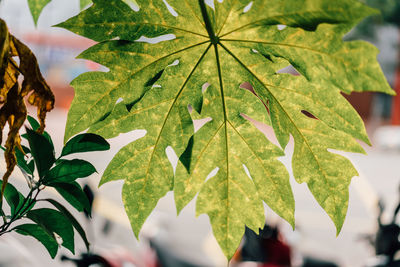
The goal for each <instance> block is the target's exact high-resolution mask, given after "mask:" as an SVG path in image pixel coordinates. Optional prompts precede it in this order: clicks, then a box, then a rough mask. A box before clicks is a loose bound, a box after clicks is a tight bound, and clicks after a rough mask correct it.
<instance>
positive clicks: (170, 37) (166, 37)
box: [135, 33, 176, 44]
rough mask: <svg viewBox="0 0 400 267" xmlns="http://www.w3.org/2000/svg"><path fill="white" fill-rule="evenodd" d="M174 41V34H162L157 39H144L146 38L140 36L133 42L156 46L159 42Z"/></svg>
mask: <svg viewBox="0 0 400 267" xmlns="http://www.w3.org/2000/svg"><path fill="white" fill-rule="evenodd" d="M174 39H176V36H175V34H171V33H170V34H164V35H160V36H157V37H152V38H149V37H146V36H143V35H142V36H141V37H140V38H139V39H137V40H136V41H135V42H142V43H149V44H157V43H160V42H164V41H171V40H174Z"/></svg>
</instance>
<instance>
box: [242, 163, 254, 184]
mask: <svg viewBox="0 0 400 267" xmlns="http://www.w3.org/2000/svg"><path fill="white" fill-rule="evenodd" d="M242 166H243V169H244V172H245V173H246V174H247V177H249V178H250V180H252V181H253V178H252V177H251V175H250V171H249V169H248V168H247V166H246V165H244V164H242Z"/></svg>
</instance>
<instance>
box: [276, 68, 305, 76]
mask: <svg viewBox="0 0 400 267" xmlns="http://www.w3.org/2000/svg"><path fill="white" fill-rule="evenodd" d="M276 73H287V74H292V75H294V76H299V75H300V73H299V72H298V71H297V70H296V69H295V68H294V67H293V66H292V65H289V66H287V67H284V68H282V69H280V70H278V71H277V72H276Z"/></svg>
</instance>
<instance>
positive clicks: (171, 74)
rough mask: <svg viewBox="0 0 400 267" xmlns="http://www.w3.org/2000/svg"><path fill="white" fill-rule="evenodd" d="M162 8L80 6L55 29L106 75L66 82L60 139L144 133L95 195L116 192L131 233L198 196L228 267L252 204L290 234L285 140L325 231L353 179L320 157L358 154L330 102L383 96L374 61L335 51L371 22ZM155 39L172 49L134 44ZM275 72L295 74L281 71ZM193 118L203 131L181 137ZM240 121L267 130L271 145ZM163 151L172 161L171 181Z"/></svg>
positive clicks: (346, 8)
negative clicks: (79, 41)
mask: <svg viewBox="0 0 400 267" xmlns="http://www.w3.org/2000/svg"><path fill="white" fill-rule="evenodd" d="M168 3H169V5H170V7H172V9H173V11H171V12H170V11H169V10H168V7H167V5H166V4H165V3H164V2H163V1H161V0H150V1H149V0H146V1H145V0H142V1H138V4H139V7H140V10H139V11H138V12H135V11H134V10H132V9H131V8H130V7H129V6H128V5H126V4H125V3H123V2H122V1H121V0H94V1H93V5H92V6H91V7H89V8H88V9H86V10H84V11H82V12H81V13H80V14H79V15H77V16H76V17H73V18H71V19H69V20H67V21H66V22H64V23H61V24H60V25H58V26H60V27H63V28H66V29H68V30H70V31H72V32H75V33H76V34H79V35H82V36H85V37H87V38H90V39H93V40H95V41H98V42H100V43H98V44H97V45H95V46H93V47H91V48H89V49H88V50H86V51H85V52H83V53H82V54H81V55H80V56H79V57H80V58H84V59H88V60H92V61H95V62H98V63H100V64H102V65H104V66H106V67H107V68H109V69H110V71H108V72H90V73H85V74H83V75H81V76H79V77H78V78H77V79H75V80H74V81H73V82H72V85H73V86H74V88H75V98H74V101H73V103H72V106H71V109H70V111H69V114H68V122H67V127H66V132H65V140H67V139H69V138H70V137H72V136H73V135H75V134H77V133H79V132H81V131H84V130H86V129H89V132H92V133H96V134H100V135H102V136H104V137H105V138H112V137H115V136H118V135H119V134H121V133H126V132H129V131H132V130H135V129H145V130H146V131H147V134H146V136H145V137H143V138H141V139H139V140H137V141H135V142H131V143H128V144H127V145H126V146H125V147H123V148H122V149H121V150H120V151H119V152H118V153H117V155H116V156H115V157H114V158H113V160H112V161H111V163H110V164H109V166H108V167H107V169H106V171H105V173H104V174H103V177H102V180H101V183H106V182H109V181H113V180H119V179H124V180H125V183H124V187H123V191H122V195H123V201H124V204H125V208H126V211H127V214H128V216H129V218H130V221H131V225H132V228H133V230H134V232H135V234H136V235H138V233H139V231H140V228H141V226H142V225H143V223H144V221H145V220H146V218H147V216H148V215H149V214H150V213H151V211H152V210H153V209H154V207H155V206H156V204H157V202H158V200H159V199H160V198H161V197H163V196H164V195H165V194H166V193H167V192H168V191H171V190H173V191H174V196H175V201H176V205H177V209H178V212H179V211H181V210H182V209H183V207H185V206H186V205H187V203H188V202H189V201H191V200H192V199H193V198H194V196H195V195H196V194H198V198H197V204H196V209H197V214H202V213H206V214H208V216H209V217H210V221H211V224H212V227H213V232H214V235H215V237H216V239H217V240H218V242H219V244H220V246H221V248H222V250H223V252H224V253H225V255H226V256H227V257H228V258H230V257H232V255H233V253H234V252H235V250H236V248H237V246H238V244H239V242H240V240H241V238H242V235H243V233H244V230H245V225H246V226H248V227H249V228H251V229H253V230H255V231H257V229H258V228H262V227H263V225H264V222H265V218H264V209H263V202H265V203H267V204H268V205H269V206H270V207H271V208H272V209H273V210H274V211H275V212H276V213H277V214H279V215H280V216H281V217H282V218H284V219H285V220H287V221H288V222H289V223H290V224H292V225H294V210H295V207H294V199H293V194H292V191H291V187H290V184H289V174H288V172H287V170H286V168H285V167H284V166H283V165H282V163H281V162H280V161H279V160H278V157H280V156H282V155H284V152H283V149H284V148H286V146H287V144H288V142H289V138H290V136H292V137H293V139H294V154H293V158H292V167H293V174H294V177H295V179H296V181H297V182H299V183H304V182H305V183H307V185H308V187H309V189H310V191H311V193H312V194H313V195H314V197H315V198H316V200H317V201H318V203H319V204H320V205H321V207H322V208H323V209H324V210H325V211H326V212H327V214H328V215H329V216H330V218H331V219H332V221H333V222H334V223H335V225H336V228H337V232H338V233H339V231H340V229H341V227H342V225H343V222H344V218H345V215H346V212H347V205H348V187H349V184H350V181H351V178H352V177H353V176H356V175H357V171H356V170H355V168H354V167H353V165H352V164H351V162H350V161H349V160H348V159H347V158H345V157H343V156H340V155H338V154H336V153H334V152H332V151H331V150H340V151H347V152H356V153H364V150H363V149H362V147H361V146H360V145H359V143H358V142H357V141H356V139H359V140H361V141H364V142H366V143H369V140H368V137H367V134H366V131H365V128H364V125H363V122H362V120H361V118H360V117H359V115H358V114H357V112H356V111H355V110H354V109H353V108H352V106H351V105H350V104H349V103H348V102H347V101H346V100H345V98H344V97H343V96H342V94H341V93H351V92H353V91H356V92H363V91H377V92H385V93H389V94H393V92H392V90H391V89H390V87H389V85H388V84H387V82H386V80H385V78H384V76H383V74H382V72H381V70H380V67H379V65H378V63H377V61H376V55H377V53H378V51H377V49H376V48H374V47H373V46H372V45H369V44H368V43H364V42H360V41H354V42H343V41H342V38H343V35H344V34H345V33H347V32H348V31H349V30H350V29H351V28H352V27H353V26H354V25H355V24H357V23H358V22H359V21H360V20H361V19H363V18H364V17H366V16H368V15H371V14H375V13H376V11H375V10H373V9H371V8H369V7H367V6H365V5H363V4H361V3H359V2H358V1H354V0H337V1H328V0H308V1H297V0H291V1H284V2H283V1H281V0H272V1H268V4H266V3H265V1H263V0H254V1H248V0H236V1H233V0H232V1H227V0H226V1H223V2H222V3H221V2H220V1H214V8H211V7H209V6H207V5H205V4H204V1H202V0H199V1H178V0H169V1H168ZM279 24H283V25H286V27H285V28H284V29H282V28H280V27H281V26H279ZM99 25H101V27H99ZM166 34H169V36H167V37H175V38H169V39H168V40H164V41H161V42H160V40H158V42H153V43H150V42H146V41H145V40H144V39H139V38H141V37H147V38H155V37H158V36H161V35H166ZM171 34H173V35H172V36H171ZM165 38H166V37H165ZM138 39H139V40H138ZM289 65H292V66H293V67H295V68H296V70H297V71H298V72H299V73H300V76H293V75H290V74H287V73H282V71H281V69H283V68H284V67H287V66H289ZM245 82H248V83H250V85H251V86H252V90H246V89H244V88H243V87H244V86H242V85H243V84H244V83H245ZM121 100H122V101H121ZM304 111H307V112H304ZM307 114H308V115H307ZM309 114H311V115H309ZM198 119H208V121H209V122H208V123H206V124H205V125H204V126H203V127H202V128H201V129H200V130H198V131H197V132H195V131H194V125H193V121H194V120H198ZM253 120H256V121H259V122H262V123H264V124H266V125H269V126H270V127H272V128H273V130H274V133H275V135H276V137H277V139H278V142H279V146H277V145H274V144H273V143H271V142H270V141H269V140H268V139H267V138H266V137H265V136H264V135H263V134H262V133H261V132H259V131H258V130H257V129H256V128H255V126H254V125H253ZM169 146H171V147H172V148H173V149H174V151H175V152H176V154H177V155H178V156H179V158H180V161H179V163H178V166H177V169H176V173H175V174H174V172H173V168H172V166H171V164H170V162H169V160H168V158H167V156H166V149H167V147H169ZM216 168H218V169H217V173H216V175H215V176H214V177H209V176H210V173H211V172H212V171H213V170H215V169H216ZM207 178H208V179H207Z"/></svg>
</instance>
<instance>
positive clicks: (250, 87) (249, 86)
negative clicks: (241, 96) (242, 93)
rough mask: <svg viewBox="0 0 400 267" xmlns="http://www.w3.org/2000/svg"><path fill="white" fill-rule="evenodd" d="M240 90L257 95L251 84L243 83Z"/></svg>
mask: <svg viewBox="0 0 400 267" xmlns="http://www.w3.org/2000/svg"><path fill="white" fill-rule="evenodd" d="M239 88H242V89H244V90H247V91H250V92H252V93H253V94H254V95H255V94H256V93H255V92H254V89H253V86H252V85H251V84H250V83H249V82H244V83H242V84H241V85H240V86H239Z"/></svg>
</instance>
